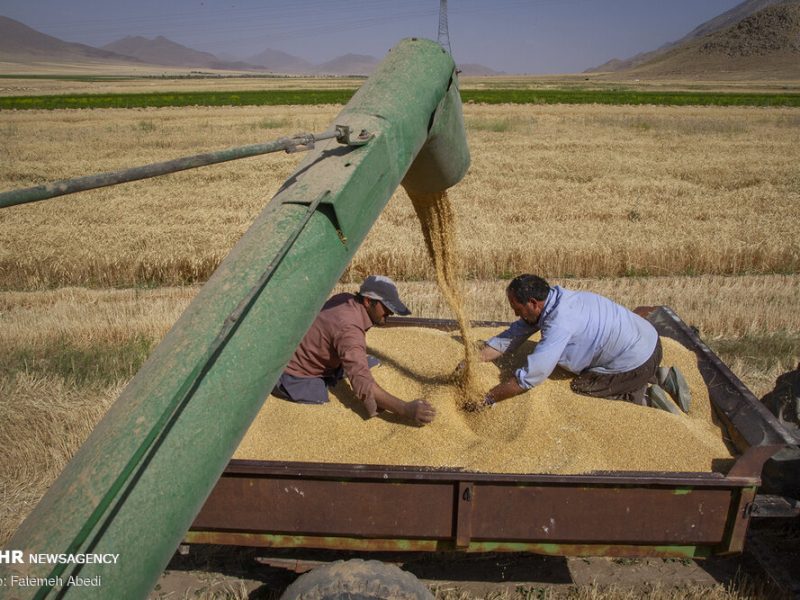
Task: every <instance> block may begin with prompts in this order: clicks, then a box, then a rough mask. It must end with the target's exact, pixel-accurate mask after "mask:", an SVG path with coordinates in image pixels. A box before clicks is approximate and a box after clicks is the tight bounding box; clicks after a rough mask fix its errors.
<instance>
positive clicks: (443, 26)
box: [437, 0, 453, 56]
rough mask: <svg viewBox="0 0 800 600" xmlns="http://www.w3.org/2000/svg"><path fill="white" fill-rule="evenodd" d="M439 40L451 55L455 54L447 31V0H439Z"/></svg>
mask: <svg viewBox="0 0 800 600" xmlns="http://www.w3.org/2000/svg"><path fill="white" fill-rule="evenodd" d="M437 41H438V42H439V45H440V46H441V47H442V48H444V49H445V50H447V53H448V54H449V55H450V56H453V51H452V49H451V48H450V34H449V33H448V31H447V0H439V36H438V38H437Z"/></svg>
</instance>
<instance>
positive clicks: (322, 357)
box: [272, 275, 436, 425]
mask: <svg viewBox="0 0 800 600" xmlns="http://www.w3.org/2000/svg"><path fill="white" fill-rule="evenodd" d="M394 313H397V314H399V315H408V314H411V311H410V310H408V308H407V307H406V305H405V304H403V302H402V301H401V300H400V296H399V294H398V292H397V286H396V285H395V284H394V282H393V281H392V280H391V279H389V278H388V277H384V276H382V275H370V276H369V277H367V278H366V279H365V280H364V282H363V283H362V284H361V288H360V289H359V291H358V294H348V293H343V294H336V295H335V296H333V297H331V298H329V299H328V301H327V302H326V303H325V304H324V305H323V307H322V310H321V311H320V313H319V314H318V315H317V318H316V319H314V322H313V323H312V324H311V328H310V329H309V330H308V332H307V333H306V335H305V337H303V339H302V341H301V342H300V345H299V346H298V347H297V349H296V350H295V351H294V354H293V355H292V358H291V360H290V361H289V364H288V365H286V369H285V370H284V372H283V374H282V375H281V377H280V379H279V380H278V383H277V384H276V385H275V388H274V389H273V390H272V395H273V396H277V397H278V398H283V399H285V400H291V401H293V402H300V403H305V404H324V403H325V402H327V401H328V388H329V387H333V386H334V385H336V383H337V382H338V381H339V380H340V379H342V377H343V376H345V375H346V376H347V379H348V380H349V381H350V386H351V387H352V388H353V392H354V393H355V395H356V396H357V397H358V398H359V399H360V400H361V401H362V402H363V403H364V406H365V407H366V409H367V412H368V413H369V416H370V417H373V416H375V415H376V414H377V413H378V409H383V410H388V411H389V412H393V413H395V414H398V415H401V416H404V417H407V418H409V419H411V420H412V421H414V422H416V423H417V424H420V425H423V424H425V423H430V422H431V421H433V418H434V416H435V415H436V410H435V409H434V408H433V406H431V405H430V404H429V403H428V402H426V401H425V400H412V401H408V402H407V401H404V400H401V399H400V398H398V397H397V396H394V395H392V394H390V393H389V392H387V391H386V390H384V389H383V388H382V387H381V386H379V385H378V384H377V382H376V381H375V379H374V378H373V377H372V373H370V367H371V366H373V365H372V364H370V363H371V362H372V361H374V362H375V363H377V361H375V359H373V358H372V357H368V356H367V340H366V332H367V330H368V329H369V328H370V327H372V326H373V325H383V324H384V323H385V322H386V317H388V316H390V315H392V314H394Z"/></svg>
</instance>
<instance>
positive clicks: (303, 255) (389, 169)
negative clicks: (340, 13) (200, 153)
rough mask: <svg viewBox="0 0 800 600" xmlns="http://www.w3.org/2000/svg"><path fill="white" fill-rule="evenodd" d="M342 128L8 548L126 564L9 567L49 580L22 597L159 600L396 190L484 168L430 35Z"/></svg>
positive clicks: (380, 72)
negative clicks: (219, 486) (153, 597)
mask: <svg viewBox="0 0 800 600" xmlns="http://www.w3.org/2000/svg"><path fill="white" fill-rule="evenodd" d="M334 123H335V125H336V126H337V127H342V128H347V130H348V131H350V132H353V134H354V138H355V136H356V135H357V136H358V137H357V139H353V144H342V143H340V140H336V139H329V140H327V141H323V142H321V143H318V144H316V147H315V148H314V149H313V150H312V151H310V152H309V154H307V155H306V157H305V159H304V160H303V161H302V163H301V164H300V165H299V167H298V168H297V170H296V171H295V172H294V173H293V174H292V175H291V177H290V178H289V179H288V180H287V181H286V182H285V183H284V184H283V186H282V187H281V188H280V190H279V191H278V193H277V194H276V195H275V196H274V197H273V198H272V200H271V201H270V202H269V204H268V205H267V206H266V207H265V209H264V210H263V212H262V213H261V214H260V215H259V216H258V217H257V218H256V220H255V221H254V223H253V225H252V226H251V227H250V229H249V230H248V231H247V232H246V233H245V235H244V236H243V237H242V238H241V240H240V241H239V242H238V243H237V244H236V246H235V247H234V248H233V249H232V251H231V252H230V254H229V255H228V256H227V257H226V258H225V260H224V261H223V262H222V263H221V264H220V266H219V268H218V269H217V270H216V271H215V272H214V274H213V275H212V276H211V277H210V279H209V280H208V282H207V283H206V284H205V285H204V286H203V288H202V289H201V290H200V292H199V293H198V295H197V296H196V298H195V299H194V301H192V303H191V304H190V305H189V306H188V307H187V309H186V310H185V312H184V313H183V314H182V315H181V317H180V318H179V319H178V321H177V322H176V323H175V325H174V326H173V327H172V329H171V330H170V331H169V332H168V334H167V335H166V336H165V338H164V339H163V341H162V342H161V343H160V344H159V345H158V346H157V347H156V349H155V350H154V351H153V352H152V354H151V356H150V357H149V358H148V360H147V361H146V362H145V364H144V365H143V366H142V368H141V370H140V371H139V372H138V373H137V374H136V376H135V377H134V378H133V379H132V380H131V381H130V383H129V384H128V386H127V387H126V388H125V389H124V390H123V392H122V393H121V394H120V396H119V398H118V399H117V401H116V402H115V403H114V405H113V406H112V407H111V408H110V409H109V411H108V413H107V414H106V416H105V417H104V418H103V419H102V420H101V421H100V423H99V424H98V425H97V427H95V429H94V431H93V432H92V434H91V435H90V437H89V438H88V439H87V441H86V442H85V443H84V445H83V446H82V447H81V448H80V449H79V451H78V452H77V453H76V455H75V456H74V457H73V459H72V461H71V462H70V463H69V464H68V465H67V467H66V468H65V469H64V471H63V472H62V474H61V475H60V476H59V478H58V479H57V480H56V481H55V483H54V484H53V485H52V486H51V487H50V489H49V490H48V492H47V493H46V494H45V496H44V497H43V498H42V500H41V501H40V502H39V504H38V505H37V506H36V508H35V509H34V510H33V512H32V513H31V514H30V515H29V516H28V518H27V519H26V520H25V521H24V522H23V523H22V525H21V526H20V527H19V529H18V530H17V532H16V534H15V535H14V537H13V538H12V539H11V540H10V541H9V542H8V544H7V546H6V547H7V548H14V549H18V550H21V551H23V553H24V555H25V556H28V555H29V554H36V555H38V554H40V553H48V554H63V555H66V556H69V555H73V556H74V555H88V554H92V555H98V556H109V555H118V557H117V559H116V560H115V561H114V562H113V563H106V562H94V563H87V564H76V563H72V562H69V561H67V562H57V563H55V564H54V563H32V562H29V561H25V563H24V564H10V565H2V566H0V576H4V577H7V576H10V575H17V576H19V577H30V578H41V580H46V581H47V582H49V583H46V584H41V585H39V586H38V587H28V588H17V589H15V593H17V595H18V596H19V597H20V598H28V597H36V598H50V597H62V596H67V597H72V596H73V595H74V596H78V594H80V597H81V598H90V597H103V598H109V597H126V598H136V597H146V596H147V594H148V593H149V591H150V590H151V589H152V587H153V585H154V584H155V582H156V581H157V579H158V577H159V575H160V574H161V572H162V571H163V569H164V568H165V566H166V565H167V563H168V561H169V559H170V558H171V556H172V554H173V553H174V551H175V549H176V547H177V546H178V544H179V543H180V541H181V540H182V538H183V536H184V534H185V533H186V531H187V530H188V528H189V526H190V525H191V523H192V520H193V519H194V517H195V515H196V514H197V512H198V511H199V509H200V508H201V506H202V505H203V502H204V501H205V499H206V497H207V496H208V494H209V493H210V491H211V489H212V487H213V486H214V484H215V482H216V481H217V479H218V478H219V476H220V474H221V473H222V471H223V469H224V467H225V465H226V464H227V462H228V460H229V459H230V457H231V456H232V454H233V452H234V451H235V449H236V447H237V446H238V444H239V442H240V440H241V439H242V437H243V436H244V434H245V432H246V430H247V428H248V427H249V425H250V423H251V422H252V420H253V419H254V418H255V416H256V414H257V412H258V410H259V409H260V408H261V405H262V403H263V401H264V399H265V398H266V396H267V395H268V394H269V392H270V390H271V389H272V386H273V385H274V383H275V381H277V379H278V377H279V376H280V373H281V372H282V370H283V368H284V366H285V365H286V363H287V362H288V361H289V359H290V357H291V354H292V352H293V351H294V349H295V347H296V346H297V344H298V343H299V342H300V340H301V339H302V336H303V335H304V334H305V331H306V330H307V328H308V327H309V325H310V324H311V322H312V321H313V319H314V317H315V316H316V314H317V312H318V311H319V309H320V308H321V306H322V304H323V303H324V301H325V300H326V299H327V297H328V295H329V294H330V291H331V290H332V289H333V287H334V286H335V284H336V283H337V281H338V280H339V278H340V277H341V274H342V272H343V271H344V269H345V268H346V267H347V265H348V264H349V262H350V260H351V258H352V257H353V254H354V253H355V251H356V250H357V248H358V247H359V245H360V244H361V243H362V241H363V240H364V238H365V237H366V235H367V233H368V232H369V229H370V228H371V227H372V225H373V223H374V222H375V220H376V219H377V218H378V216H379V215H380V213H381V211H382V210H383V208H384V206H385V205H386V203H387V202H388V200H389V198H390V197H391V196H392V193H393V192H394V190H395V189H396V188H397V187H398V185H400V184H401V182H402V183H403V184H404V185H405V186H406V187H407V188H409V186H410V188H409V189H412V188H413V189H421V190H422V191H425V192H435V191H443V190H444V189H446V188H447V187H450V186H452V185H454V184H455V183H457V182H458V181H459V180H460V179H461V178H462V177H463V176H464V174H465V173H466V170H467V167H468V166H469V151H468V148H467V142H466V137H465V132H464V124H463V116H462V114H461V101H460V96H459V92H458V82H457V78H456V73H455V65H454V64H453V60H452V58H451V57H450V56H449V54H448V53H447V52H445V51H444V50H443V49H442V47H441V46H440V45H438V44H437V43H435V42H433V41H430V40H423V39H416V38H411V39H405V40H403V41H401V42H400V43H398V44H397V45H396V46H395V47H394V48H392V50H391V51H390V52H389V54H388V55H387V57H386V58H385V59H384V60H383V61H382V62H381V64H380V65H379V66H378V67H377V69H376V70H375V72H374V73H373V74H372V76H371V77H370V78H369V79H368V80H367V81H366V82H365V83H364V84H363V85H362V87H361V88H360V89H359V90H358V91H357V92H356V94H355V95H354V96H353V98H352V99H351V100H350V102H349V103H348V104H347V105H346V106H345V107H344V108H343V110H342V111H341V112H340V113H339V115H338V116H337V117H336V119H335V121H334ZM70 576H78V577H81V578H92V577H98V576H99V577H102V586H101V587H99V588H91V587H83V588H73V587H69V586H68V585H67V581H68V578H69V577H70Z"/></svg>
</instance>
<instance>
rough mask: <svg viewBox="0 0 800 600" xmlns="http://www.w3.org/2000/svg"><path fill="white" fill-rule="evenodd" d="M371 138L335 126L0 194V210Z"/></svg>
mask: <svg viewBox="0 0 800 600" xmlns="http://www.w3.org/2000/svg"><path fill="white" fill-rule="evenodd" d="M371 137H372V135H371V134H369V133H367V132H366V131H362V132H361V133H360V134H358V135H357V136H352V135H351V132H350V128H349V127H347V126H343V125H336V126H335V127H334V129H331V130H329V131H325V132H323V133H300V134H297V135H295V136H294V137H291V138H279V139H277V140H274V141H272V142H267V143H264V144H253V145H250V146H239V147H236V148H228V149H227V150H217V151H216V152H206V153H204V154H195V155H194V156H186V157H183V158H176V159H174V160H168V161H165V162H159V163H152V164H149V165H144V166H141V167H133V168H131V169H125V170H122V171H111V172H108V173H100V174H97V175H87V176H85V177H76V178H74V179H63V180H61V181H54V182H52V183H46V184H44V185H37V186H35V187H30V188H24V189H20V190H11V191H8V192H0V208H6V207H9V206H15V205H17V204H27V203H29V202H38V201H39V200H47V199H49V198H55V197H56V196H64V195H66V194H74V193H75V192H84V191H86V190H93V189H96V188H100V187H106V186H109V185H117V184H119V183H127V182H129V181H137V180H139V179H149V178H151V177H158V176H159V175H166V174H168V173H175V172H177V171H185V170H186V169H194V168H196V167H204V166H206V165H213V164H216V163H221V162H226V161H229V160H236V159H238V158H249V157H251V156H258V155H261V154H269V153H270V152H278V151H280V150H285V151H286V152H289V153H291V152H300V151H303V150H311V149H313V148H314V143H315V142H318V141H322V140H328V139H331V138H336V139H337V140H338V141H339V142H340V143H342V144H346V145H348V146H360V145H363V144H365V143H366V142H368V141H369V139H370V138H371Z"/></svg>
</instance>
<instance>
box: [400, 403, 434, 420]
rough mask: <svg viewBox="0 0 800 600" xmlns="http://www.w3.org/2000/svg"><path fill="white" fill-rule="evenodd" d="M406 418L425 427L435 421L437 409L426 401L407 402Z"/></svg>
mask: <svg viewBox="0 0 800 600" xmlns="http://www.w3.org/2000/svg"><path fill="white" fill-rule="evenodd" d="M406 416H407V417H408V418H409V419H412V420H413V421H415V422H416V423H417V424H419V425H425V424H426V423H430V422H431V421H433V418H434V417H435V416H436V409H435V408H433V406H432V405H431V404H429V403H428V402H427V401H426V400H412V401H411V402H406Z"/></svg>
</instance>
